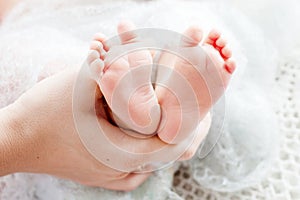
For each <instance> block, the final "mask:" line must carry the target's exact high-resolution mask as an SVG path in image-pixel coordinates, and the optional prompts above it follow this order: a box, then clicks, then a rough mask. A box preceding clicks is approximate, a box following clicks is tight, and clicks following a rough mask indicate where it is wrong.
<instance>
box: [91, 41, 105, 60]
mask: <svg viewBox="0 0 300 200" xmlns="http://www.w3.org/2000/svg"><path fill="white" fill-rule="evenodd" d="M90 48H91V49H92V50H95V51H97V52H98V53H99V54H100V58H101V59H103V60H104V58H105V56H106V51H105V50H104V46H103V44H102V43H101V42H99V41H97V40H94V41H93V42H92V43H91V45H90Z"/></svg>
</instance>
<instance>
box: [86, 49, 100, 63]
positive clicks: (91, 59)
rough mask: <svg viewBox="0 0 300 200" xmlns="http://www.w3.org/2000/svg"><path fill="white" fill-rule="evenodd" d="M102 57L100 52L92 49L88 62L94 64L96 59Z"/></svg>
mask: <svg viewBox="0 0 300 200" xmlns="http://www.w3.org/2000/svg"><path fill="white" fill-rule="evenodd" d="M99 58H100V54H99V53H98V51H96V50H91V51H90V53H89V55H88V57H87V62H88V64H89V65H90V64H92V62H94V61H95V60H96V59H99Z"/></svg>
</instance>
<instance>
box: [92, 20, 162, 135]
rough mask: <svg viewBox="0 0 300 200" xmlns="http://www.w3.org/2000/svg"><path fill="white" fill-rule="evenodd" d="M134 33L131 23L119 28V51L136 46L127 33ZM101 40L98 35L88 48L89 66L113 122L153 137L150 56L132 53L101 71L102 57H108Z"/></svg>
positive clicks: (155, 111) (156, 113)
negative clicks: (96, 75)
mask: <svg viewBox="0 0 300 200" xmlns="http://www.w3.org/2000/svg"><path fill="white" fill-rule="evenodd" d="M134 29H135V27H134V25H133V24H132V23H129V22H123V23H120V24H119V26H118V33H119V38H120V40H121V45H120V46H119V47H122V46H126V45H128V44H132V43H135V42H138V41H137V40H138V38H137V36H136V35H135V34H134V33H133V32H131V31H132V30H134ZM104 40H105V38H104V36H103V35H101V34H98V35H97V36H96V37H95V40H94V41H93V43H92V45H91V49H92V52H91V56H90V57H92V59H91V60H90V66H91V68H93V69H95V70H96V73H95V74H99V75H100V74H101V78H100V81H99V85H100V88H101V91H102V93H103V95H104V96H105V99H106V101H107V103H108V105H109V107H110V108H111V110H112V112H113V118H114V120H115V121H116V123H117V124H118V125H119V126H120V127H122V128H123V129H129V130H134V131H136V132H139V133H142V134H144V135H152V134H154V133H156V130H157V128H158V125H159V122H160V118H161V114H160V106H159V104H158V100H157V98H156V95H155V92H154V89H153V87H152V84H151V72H152V56H151V54H150V52H149V51H148V50H139V51H134V52H131V53H128V54H126V55H124V56H122V57H119V58H117V59H116V60H115V61H114V62H112V63H106V64H105V67H104V64H103V60H104V61H106V59H105V58H106V56H107V55H108V54H109V53H111V49H110V47H109V46H108V45H107V44H105V42H104ZM114 48H118V46H114ZM112 51H113V50H112ZM122 53H124V52H122ZM125 53H126V52H125ZM103 67H104V68H103Z"/></svg>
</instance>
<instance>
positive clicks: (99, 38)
mask: <svg viewBox="0 0 300 200" xmlns="http://www.w3.org/2000/svg"><path fill="white" fill-rule="evenodd" d="M93 39H94V40H95V41H98V42H100V43H102V45H103V49H104V50H105V51H108V50H109V45H108V44H107V43H106V36H105V35H104V34H102V33H97V34H95V36H94V38H93Z"/></svg>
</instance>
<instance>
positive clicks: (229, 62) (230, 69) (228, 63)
mask: <svg viewBox="0 0 300 200" xmlns="http://www.w3.org/2000/svg"><path fill="white" fill-rule="evenodd" d="M235 69H236V63H235V61H233V60H227V61H226V62H225V70H226V71H227V72H228V73H230V74H232V73H233V72H234V71H235Z"/></svg>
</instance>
